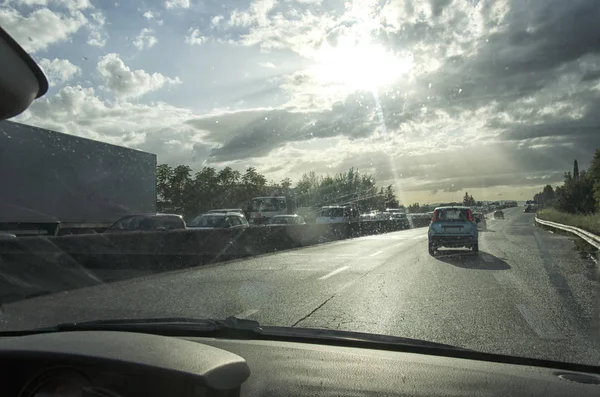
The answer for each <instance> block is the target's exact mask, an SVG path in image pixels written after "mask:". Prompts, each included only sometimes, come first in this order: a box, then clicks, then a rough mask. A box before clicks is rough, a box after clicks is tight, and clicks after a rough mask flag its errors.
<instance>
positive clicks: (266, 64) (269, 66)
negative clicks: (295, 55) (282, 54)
mask: <svg viewBox="0 0 600 397" xmlns="http://www.w3.org/2000/svg"><path fill="white" fill-rule="evenodd" d="M259 66H262V67H263V68H267V69H275V68H276V67H277V66H275V64H274V63H272V62H260V63H259Z"/></svg>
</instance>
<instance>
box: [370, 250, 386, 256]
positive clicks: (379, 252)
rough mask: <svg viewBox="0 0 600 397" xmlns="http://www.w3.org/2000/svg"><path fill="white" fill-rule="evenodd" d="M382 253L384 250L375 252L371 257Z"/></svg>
mask: <svg viewBox="0 0 600 397" xmlns="http://www.w3.org/2000/svg"><path fill="white" fill-rule="evenodd" d="M382 252H383V250H381V251H377V252H375V253H372V254H371V255H369V256H377V255H379V254H381V253H382Z"/></svg>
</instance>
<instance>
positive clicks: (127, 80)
mask: <svg viewBox="0 0 600 397" xmlns="http://www.w3.org/2000/svg"><path fill="white" fill-rule="evenodd" d="M96 70H97V71H98V73H99V75H100V76H101V77H102V79H103V82H104V85H105V86H106V88H107V89H109V90H110V91H112V92H114V93H115V95H116V96H117V97H120V98H133V97H139V96H142V95H144V94H146V93H148V92H151V91H156V90H158V89H160V88H163V87H164V86H168V85H174V84H180V83H181V80H179V78H178V77H175V78H170V77H165V76H163V75H162V74H160V73H152V74H150V73H148V72H146V71H144V70H131V69H130V68H129V67H128V66H127V65H125V63H124V62H123V61H122V60H121V58H120V57H119V55H118V54H115V53H110V54H106V55H104V56H103V57H102V58H101V59H100V61H99V62H98V65H97V67H96Z"/></svg>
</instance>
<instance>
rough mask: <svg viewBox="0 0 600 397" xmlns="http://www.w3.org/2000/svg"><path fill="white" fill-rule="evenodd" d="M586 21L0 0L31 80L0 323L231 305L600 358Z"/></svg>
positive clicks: (304, 323) (1, 152)
mask: <svg viewBox="0 0 600 397" xmlns="http://www.w3.org/2000/svg"><path fill="white" fill-rule="evenodd" d="M599 20H600V3H599V2H598V0H576V1H566V0H539V1H519V0H452V1H451V0H144V1H142V0H127V1H119V0H114V1H105V0H0V26H1V27H2V28H3V29H4V30H6V31H7V32H8V33H9V34H10V35H11V36H12V37H14V39H15V41H16V42H18V43H19V44H20V45H21V46H22V47H23V48H24V49H25V50H26V51H27V52H28V53H29V54H30V55H31V57H32V59H33V60H34V61H35V62H36V63H37V64H39V66H40V68H41V69H43V71H44V74H45V75H46V77H47V78H48V81H49V88H48V91H47V93H45V94H44V95H43V96H41V97H39V98H37V99H35V100H33V102H32V104H31V105H30V106H29V108H28V109H26V110H24V111H23V112H22V113H20V114H18V115H16V116H14V117H12V118H10V119H8V120H1V121H0V181H1V185H0V237H1V238H0V308H1V309H2V310H0V330H23V329H31V328H34V327H41V326H50V325H54V324H56V323H60V322H81V321H88V320H90V321H91V320H101V319H108V318H132V317H136V318H147V317H193V318H212V319H223V318H226V317H228V316H238V317H241V318H247V319H250V320H256V321H258V322H259V323H261V324H263V325H266V326H269V325H272V326H281V327H292V326H293V327H295V328H311V327H313V328H322V329H336V330H340V331H360V332H368V333H382V334H387V335H393V336H399V337H408V338H416V339H423V340H427V341H431V342H438V343H443V344H448V345H454V346H458V347H463V348H468V349H472V350H476V351H481V352H488V353H499V354H504V355H510V356H524V357H531V358H540V359H546V360H558V361H566V362H571V363H579V364H591V365H600V314H599V313H600V283H599V280H600V278H599V277H600V276H599V274H600V270H599V269H598V267H599V263H600V258H599V256H598V248H600V151H599V150H598V149H600V127H599V126H600V112H599V111H598V109H599V106H600V27H599V26H598V23H599V22H598V21H599ZM3 51H4V50H3V47H2V46H0V62H3V60H4V59H5V57H3V55H2V54H3ZM3 66H4V65H0V73H5V74H6V75H7V76H8V77H6V76H4V75H2V76H3V77H5V78H7V79H8V81H14V86H15V87H25V86H27V85H28V83H26V82H24V81H21V79H22V77H21V76H23V75H24V74H23V73H16V72H14V71H12V69H9V68H5V67H3ZM5 69H6V70H5ZM4 89H5V87H3V86H2V85H0V98H9V96H2V93H3V92H4V91H3V90H4ZM6 102H7V101H6V100H4V101H3V100H1V99H0V108H1V107H2V106H5V104H6ZM8 102H10V101H8ZM0 114H4V113H2V112H0ZM215 210H216V211H218V212H209V211H215ZM434 211H435V212H434ZM469 211H470V213H469ZM475 213H477V215H475ZM294 214H298V215H299V216H301V217H302V218H300V219H299V218H273V217H276V216H284V215H285V216H291V215H294ZM142 215H143V216H142ZM163 216H165V217H163ZM183 220H185V223H184V221H183ZM289 223H299V224H297V225H294V227H266V225H273V224H276V225H281V224H289ZM174 229H179V230H174ZM213 229H219V230H213ZM139 230H142V231H153V232H147V233H146V232H144V233H135V232H134V231H139ZM130 231H131V232H130ZM175 270H177V271H175ZM182 270H183V271H182Z"/></svg>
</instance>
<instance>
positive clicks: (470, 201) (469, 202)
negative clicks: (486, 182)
mask: <svg viewBox="0 0 600 397" xmlns="http://www.w3.org/2000/svg"><path fill="white" fill-rule="evenodd" d="M463 205H465V206H467V207H473V206H475V199H474V198H473V196H472V195H471V196H469V192H465V196H464V197H463Z"/></svg>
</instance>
